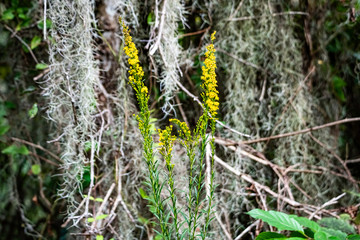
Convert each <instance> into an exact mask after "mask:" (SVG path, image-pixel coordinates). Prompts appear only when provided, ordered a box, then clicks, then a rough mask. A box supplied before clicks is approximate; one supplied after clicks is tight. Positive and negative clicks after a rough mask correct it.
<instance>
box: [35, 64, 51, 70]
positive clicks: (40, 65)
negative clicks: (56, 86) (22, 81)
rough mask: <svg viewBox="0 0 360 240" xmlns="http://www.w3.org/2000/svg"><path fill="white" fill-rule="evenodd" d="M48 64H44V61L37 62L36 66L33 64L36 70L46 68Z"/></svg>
mask: <svg viewBox="0 0 360 240" xmlns="http://www.w3.org/2000/svg"><path fill="white" fill-rule="evenodd" d="M48 67H49V66H48V65H47V64H45V63H38V64H36V66H35V68H36V69H37V70H44V69H46V68H48Z"/></svg>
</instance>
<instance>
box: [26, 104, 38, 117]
mask: <svg viewBox="0 0 360 240" xmlns="http://www.w3.org/2000/svg"><path fill="white" fill-rule="evenodd" d="M37 113H38V107H37V104H36V103H34V105H33V106H32V108H31V109H30V110H29V112H28V115H29V117H30V119H31V118H34V117H35V116H36V114H37Z"/></svg>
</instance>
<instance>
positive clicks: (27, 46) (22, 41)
mask: <svg viewBox="0 0 360 240" xmlns="http://www.w3.org/2000/svg"><path fill="white" fill-rule="evenodd" d="M4 26H5V28H6V29H7V30H9V31H10V32H11V33H12V35H13V36H14V37H16V38H17V40H19V41H20V42H21V43H22V44H24V46H25V47H26V48H27V49H28V50H29V52H30V54H31V56H32V58H33V59H34V61H35V62H36V63H39V61H38V60H37V58H36V57H35V54H34V53H33V51H32V50H31V47H29V45H28V44H27V43H26V42H25V41H24V40H22V38H21V37H20V36H19V35H17V34H16V32H15V31H14V30H12V29H11V28H10V27H9V26H8V25H6V24H5V25H4ZM44 27H45V26H44Z"/></svg>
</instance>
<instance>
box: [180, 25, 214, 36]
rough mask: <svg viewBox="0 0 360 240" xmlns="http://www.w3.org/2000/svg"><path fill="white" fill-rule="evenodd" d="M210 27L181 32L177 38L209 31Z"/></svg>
mask: <svg viewBox="0 0 360 240" xmlns="http://www.w3.org/2000/svg"><path fill="white" fill-rule="evenodd" d="M210 28H211V27H207V28H205V29H203V30H199V31H196V32H191V33H185V34H181V35H179V36H178V38H179V39H180V38H183V37H190V36H194V35H198V34H201V33H205V32H207V31H209V30H210Z"/></svg>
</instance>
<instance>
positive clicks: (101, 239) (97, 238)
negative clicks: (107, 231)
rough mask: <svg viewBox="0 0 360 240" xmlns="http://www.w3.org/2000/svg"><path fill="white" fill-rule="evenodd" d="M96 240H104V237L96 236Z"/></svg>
mask: <svg viewBox="0 0 360 240" xmlns="http://www.w3.org/2000/svg"><path fill="white" fill-rule="evenodd" d="M96 240H104V237H103V236H102V235H96Z"/></svg>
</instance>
